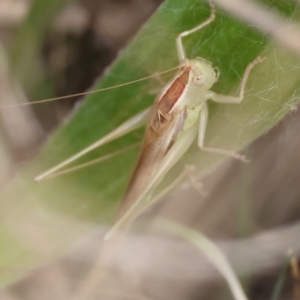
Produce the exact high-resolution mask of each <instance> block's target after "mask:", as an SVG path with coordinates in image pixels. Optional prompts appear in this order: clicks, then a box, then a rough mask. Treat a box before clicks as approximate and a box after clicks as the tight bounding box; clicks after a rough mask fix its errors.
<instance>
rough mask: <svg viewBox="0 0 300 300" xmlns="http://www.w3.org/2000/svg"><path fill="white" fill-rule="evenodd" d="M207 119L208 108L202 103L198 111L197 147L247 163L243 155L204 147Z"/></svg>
mask: <svg viewBox="0 0 300 300" xmlns="http://www.w3.org/2000/svg"><path fill="white" fill-rule="evenodd" d="M207 119H208V108H207V104H206V103H204V104H203V106H202V109H201V111H200V119H199V135H198V147H199V148H200V149H201V150H202V151H206V152H211V153H219V154H223V155H227V156H230V157H233V158H236V159H240V160H242V161H248V160H247V159H246V158H245V157H244V156H243V155H240V154H238V153H235V152H234V151H231V150H225V149H219V148H211V147H205V146H204V138H205V132H206V125H207Z"/></svg>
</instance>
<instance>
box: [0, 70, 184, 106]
mask: <svg viewBox="0 0 300 300" xmlns="http://www.w3.org/2000/svg"><path fill="white" fill-rule="evenodd" d="M178 68H179V66H177V67H175V68H172V69H169V70H166V71H163V72H160V73H155V74H154V75H150V76H147V77H143V78H140V79H136V80H133V81H129V82H126V83H121V84H118V85H115V86H110V87H106V88H102V89H98V90H94V91H88V92H82V93H77V94H72V95H67V96H61V97H54V98H49V99H44V100H38V101H33V102H26V103H19V104H11V105H9V104H8V105H3V106H0V109H2V108H11V107H20V106H27V105H36V104H41V103H47V102H52V101H58V100H64V99H68V98H73V97H78V96H85V95H89V94H94V93H99V92H103V91H108V90H112V89H115V88H119V87H122V86H126V85H130V84H133V83H137V82H140V81H144V80H147V79H150V78H153V77H156V76H158V75H161V74H165V73H168V72H171V71H174V70H176V69H178Z"/></svg>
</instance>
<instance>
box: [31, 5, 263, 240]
mask: <svg viewBox="0 0 300 300" xmlns="http://www.w3.org/2000/svg"><path fill="white" fill-rule="evenodd" d="M209 3H210V8H211V12H210V17H209V18H208V19H207V20H206V21H205V22H203V23H201V24H200V25H198V26H196V27H194V28H192V29H190V30H188V31H184V32H182V33H180V34H179V35H178V36H177V38H176V47H177V53H178V57H179V60H180V65H179V68H178V71H177V73H176V75H175V76H174V77H173V78H172V79H171V80H170V81H169V83H168V84H167V85H166V86H165V87H164V88H163V89H162V91H161V92H160V93H159V94H158V95H157V97H156V99H155V101H154V104H153V106H152V107H151V108H148V109H146V110H144V111H142V112H140V113H139V114H137V115H135V116H133V117H132V118H130V119H129V120H127V121H126V122H125V123H123V124H121V125H120V126H119V127H117V128H116V129H115V130H113V131H112V132H111V133H109V134H108V135H106V136H104V137H103V138H101V139H100V140H98V141H97V142H95V143H94V144H92V145H91V146H89V147H87V148H85V149H84V150H82V151H80V152H79V153H77V154H75V155H74V156H72V157H70V158H69V159H67V160H65V161H64V162H62V163H60V164H59V165H57V166H55V167H53V168H51V169H50V170H48V171H46V172H44V173H42V174H41V175H39V176H37V177H36V178H35V181H37V182H39V181H41V180H43V179H45V178H47V177H52V176H54V175H55V173H56V172H58V171H59V170H60V169H62V168H63V167H65V166H67V165H68V164H70V163H71V162H73V161H74V160H76V159H77V158H79V157H81V156H83V155H85V154H86V153H88V152H90V151H91V150H93V149H95V148H96V147H100V146H102V145H104V144H106V143H108V142H111V141H113V140H115V139H117V138H119V137H121V136H123V135H125V134H127V133H129V132H130V131H133V130H135V129H137V128H138V127H141V126H143V125H146V132H145V135H144V139H143V143H142V146H141V150H140V154H139V158H138V160H137V164H136V167H135V169H134V172H133V175H132V177H131V179H130V182H129V184H128V187H127V190H126V192H125V195H124V197H123V200H122V202H121V205H120V209H119V212H118V214H117V219H116V223H115V225H114V226H113V227H112V229H111V231H110V232H109V233H108V234H107V235H106V239H108V238H109V237H111V236H112V235H113V234H114V233H115V232H117V231H118V230H119V229H120V228H121V227H123V226H124V225H126V224H128V221H130V220H132V219H134V217H136V216H137V215H138V214H139V211H140V209H138V208H141V207H143V205H145V202H146V201H147V199H148V198H149V194H150V191H151V190H153V189H154V188H155V187H156V186H157V185H158V183H159V182H160V181H161V179H162V177H163V176H164V175H165V174H167V173H168V172H169V171H170V169H171V168H172V167H173V166H174V165H175V164H176V163H177V162H178V160H179V159H180V158H181V157H182V155H183V154H184V153H185V152H186V151H187V149H188V148H189V147H190V145H191V144H192V142H193V141H194V140H195V138H196V136H197V135H198V146H199V148H200V149H201V150H202V151H207V152H211V153H218V154H223V155H227V156H230V157H233V158H236V159H240V160H243V161H245V160H246V159H245V157H244V156H242V155H240V154H238V153H235V152H233V151H230V150H225V149H219V148H211V147H206V146H205V145H204V140H205V132H206V125H207V120H208V107H207V104H206V101H207V100H212V101H215V102H218V103H240V102H241V101H242V100H243V98H244V91H245V85H246V82H247V79H248V77H249V74H250V71H251V69H252V68H253V67H254V66H255V65H256V64H257V63H260V62H262V61H263V60H264V58H261V57H257V58H256V59H255V60H254V61H253V62H251V63H250V64H249V65H248V66H247V68H246V70H245V72H244V75H243V79H242V82H241V87H240V93H239V96H236V97H235V96H227V95H222V94H217V93H215V92H213V91H211V90H210V88H211V87H212V86H213V84H214V83H215V82H216V81H217V80H218V77H219V71H218V69H216V68H213V67H212V64H211V63H210V62H209V61H206V60H205V59H203V58H200V57H198V58H196V59H187V57H186V54H185V51H184V46H183V43H182V39H183V38H184V37H186V36H188V35H190V34H193V33H195V32H197V31H199V30H200V29H202V28H203V27H205V26H207V25H208V24H210V23H211V22H213V20H214V19H215V6H214V4H213V3H212V2H209Z"/></svg>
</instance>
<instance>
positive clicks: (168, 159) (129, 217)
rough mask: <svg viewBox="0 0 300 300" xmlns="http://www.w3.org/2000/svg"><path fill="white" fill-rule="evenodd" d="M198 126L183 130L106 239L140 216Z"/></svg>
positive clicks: (189, 143) (193, 137)
mask: <svg viewBox="0 0 300 300" xmlns="http://www.w3.org/2000/svg"><path fill="white" fill-rule="evenodd" d="M197 129H198V128H197V126H192V127H190V128H189V129H188V130H187V131H185V132H183V133H182V134H181V135H180V136H179V137H178V139H177V140H176V143H174V145H173V146H172V147H171V149H170V150H169V151H168V153H167V154H166V156H165V157H164V159H163V161H162V163H161V165H160V167H159V169H158V170H157V173H156V175H155V177H154V178H153V179H152V181H151V182H150V183H149V185H148V186H147V188H145V190H144V191H143V193H142V194H141V195H140V196H139V197H138V198H137V199H136V201H135V202H134V203H133V204H132V206H131V207H130V208H129V209H128V210H127V211H126V212H125V214H124V215H123V216H122V217H121V219H120V220H118V221H117V222H116V224H114V226H113V227H112V228H111V229H110V230H109V231H108V232H107V234H106V235H105V237H104V239H105V240H109V239H111V238H112V237H113V236H114V235H115V234H117V233H118V232H119V231H120V230H121V229H124V228H126V227H127V226H129V225H130V224H131V222H133V220H134V219H135V218H136V217H138V216H139V215H140V214H141V213H142V212H143V211H144V208H145V207H147V200H149V193H150V191H151V189H153V187H155V186H156V184H157V183H158V182H160V181H161V180H162V178H163V177H164V176H165V175H166V174H167V173H168V172H169V170H170V169H171V168H172V167H173V166H174V165H175V164H176V163H177V162H178V160H179V159H180V158H181V157H182V155H183V154H184V153H185V152H186V151H187V149H188V148H189V147H190V145H191V144H192V142H193V141H194V139H195V137H196V136H197ZM152 203H153V202H152Z"/></svg>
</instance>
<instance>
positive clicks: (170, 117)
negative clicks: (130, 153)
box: [116, 67, 190, 220]
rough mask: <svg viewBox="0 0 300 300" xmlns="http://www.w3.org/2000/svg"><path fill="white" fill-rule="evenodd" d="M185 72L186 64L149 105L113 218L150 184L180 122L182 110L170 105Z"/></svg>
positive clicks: (184, 80) (180, 89)
mask: <svg viewBox="0 0 300 300" xmlns="http://www.w3.org/2000/svg"><path fill="white" fill-rule="evenodd" d="M189 72H190V67H187V68H186V69H185V70H183V71H182V72H181V73H180V74H179V75H178V76H177V77H175V79H174V81H173V82H172V84H171V85H170V87H169V88H168V90H167V91H165V93H164V94H163V96H162V97H161V98H158V99H156V101H155V103H154V105H153V108H152V113H151V118H150V120H149V123H148V125H147V128H146V133H145V137H144V140H143V144H142V147H141V151H140V155H139V158H138V161H137V164H136V167H135V169H134V172H133V175H132V177H131V180H130V182H129V184H128V187H127V190H126V192H125V195H124V198H123V200H122V202H121V205H120V208H119V211H118V214H117V218H116V220H119V218H120V217H121V216H122V215H123V214H124V212H126V211H127V209H128V208H129V207H130V206H131V205H132V204H133V203H134V202H135V201H136V199H138V198H139V196H140V195H141V194H142V193H143V192H144V190H145V189H148V188H151V187H149V184H150V183H151V182H152V179H153V178H154V176H155V174H156V173H157V169H158V168H159V166H160V164H161V161H162V160H163V158H164V157H165V155H166V153H167V151H168V150H169V149H170V147H171V146H172V144H173V142H174V140H175V138H176V136H177V135H178V134H179V132H180V131H181V129H182V127H183V125H184V121H185V119H186V112H185V110H184V109H182V108H181V109H176V108H175V109H174V105H175V104H176V103H177V101H178V99H179V98H180V96H181V95H182V93H183V92H184V89H185V87H186V84H187V82H188V79H189ZM153 185H154V184H153Z"/></svg>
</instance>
